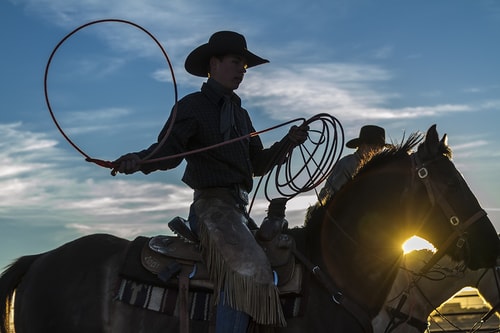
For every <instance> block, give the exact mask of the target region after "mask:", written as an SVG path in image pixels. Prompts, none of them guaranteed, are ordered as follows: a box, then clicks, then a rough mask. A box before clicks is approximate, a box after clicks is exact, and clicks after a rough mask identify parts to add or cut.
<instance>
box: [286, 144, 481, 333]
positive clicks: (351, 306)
mask: <svg viewBox="0 0 500 333" xmlns="http://www.w3.org/2000/svg"><path fill="white" fill-rule="evenodd" d="M410 158H411V162H412V167H411V173H412V175H411V177H410V178H411V179H412V180H411V184H410V185H409V188H407V189H406V190H405V191H404V192H406V193H408V192H411V191H412V190H414V189H415V188H416V182H417V180H420V181H421V182H422V183H423V185H424V186H425V188H426V192H427V195H428V197H429V200H430V202H431V205H432V206H435V205H438V206H439V207H440V208H441V210H442V211H443V213H444V214H445V215H446V216H447V217H448V220H449V222H450V224H451V226H452V227H453V232H452V233H451V234H450V235H449V236H448V238H447V239H446V241H445V242H444V243H443V244H442V246H441V247H440V250H438V251H437V252H436V253H435V254H434V255H433V256H432V257H431V259H430V260H429V262H427V264H426V265H424V267H423V268H422V269H421V271H420V273H419V274H420V275H424V274H425V273H426V272H428V271H429V269H430V268H432V267H433V266H434V265H435V264H436V263H437V262H438V261H439V260H440V259H441V258H442V257H443V256H444V254H445V252H446V250H447V249H448V248H449V247H450V246H451V245H452V243H453V242H455V240H456V243H455V245H456V247H458V248H462V247H463V246H464V245H465V244H466V242H467V232H466V229H467V228H468V227H469V226H470V225H472V224H473V223H474V222H476V221H478V220H480V219H481V218H482V217H484V216H485V215H486V212H485V211H484V210H483V209H480V210H479V211H478V212H476V213H474V214H473V215H472V216H471V217H469V218H468V219H466V220H465V222H463V223H462V222H461V221H460V219H459V218H458V216H457V214H456V213H455V211H454V210H453V208H452V207H451V205H450V204H449V202H448V200H446V198H445V197H444V195H443V193H442V191H440V190H439V189H438V188H437V187H436V185H435V184H434V183H433V182H432V181H431V179H430V176H429V170H428V166H429V165H430V164H432V163H433V162H435V161H436V160H437V159H433V160H430V161H426V162H425V163H424V162H422V161H421V159H420V158H419V157H418V153H417V152H415V153H413V154H411V155H410ZM329 218H330V220H331V221H332V222H333V223H334V224H335V225H336V226H337V228H338V229H339V230H340V231H341V232H342V233H343V234H344V235H346V236H347V237H348V238H351V237H349V234H348V232H346V231H345V230H344V228H343V227H342V226H341V225H339V224H338V223H337V222H336V221H335V219H334V218H333V217H332V216H330V217H329ZM352 241H353V242H355V241H354V240H352ZM296 252H298V251H296ZM295 255H296V256H297V257H298V258H299V260H300V261H302V262H303V263H304V264H305V266H306V268H308V270H309V271H311V272H312V273H313V275H314V276H315V277H316V278H317V279H318V280H319V282H320V284H321V285H323V287H325V289H326V290H327V291H328V292H329V293H330V295H331V297H332V300H333V301H334V302H335V303H337V304H339V305H342V306H344V307H345V308H346V309H347V310H348V311H349V312H351V313H353V314H354V315H355V317H357V318H358V322H359V323H360V324H361V325H362V326H363V327H364V328H365V331H371V330H370V329H369V328H367V327H366V324H367V322H368V320H367V319H366V318H367V315H366V314H365V311H363V310H362V309H361V307H360V306H359V305H358V304H356V302H353V301H352V300H350V299H349V298H348V297H346V296H345V295H344V294H343V293H342V291H341V290H339V289H338V288H337V287H336V286H335V284H334V283H333V281H332V279H331V278H330V277H329V276H327V275H326V274H325V273H324V272H323V271H322V270H321V268H320V267H319V266H317V265H314V264H313V263H311V262H310V261H309V260H308V259H306V258H305V257H304V256H303V255H301V254H300V252H298V253H295ZM403 304H404V301H403V302H402V304H401V307H402V306H403ZM356 315H357V316H356ZM362 318H363V319H362ZM406 322H410V323H414V324H415V325H416V327H417V328H419V329H422V328H423V327H424V325H425V328H427V323H423V322H422V321H420V320H417V319H411V318H408V319H407V320H406ZM424 330H425V329H424Z"/></svg>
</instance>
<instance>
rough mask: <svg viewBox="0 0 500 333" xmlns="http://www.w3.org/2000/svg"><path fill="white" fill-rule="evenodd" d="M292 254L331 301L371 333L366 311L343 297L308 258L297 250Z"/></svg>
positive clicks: (371, 328) (365, 330)
mask: <svg viewBox="0 0 500 333" xmlns="http://www.w3.org/2000/svg"><path fill="white" fill-rule="evenodd" d="M292 252H293V254H294V255H295V257H296V258H297V259H299V261H300V262H302V264H303V265H304V266H305V267H306V269H307V270H308V271H309V272H310V273H312V274H313V276H314V277H315V278H316V280H318V282H319V283H320V284H321V285H322V286H323V287H324V288H325V289H326V290H327V291H328V293H329V294H330V297H331V299H332V301H333V302H334V303H335V304H338V305H340V306H342V307H344V308H345V309H346V310H347V311H348V312H350V313H351V314H352V316H353V317H354V318H355V319H356V321H357V322H358V323H359V325H360V326H361V327H362V328H363V331H364V332H367V333H371V332H373V327H372V324H371V318H370V316H369V315H368V313H367V311H366V310H365V309H363V308H362V307H361V306H359V304H358V303H357V302H355V301H353V300H351V299H350V298H349V297H347V296H346V295H344V294H343V293H342V291H341V290H340V289H339V288H338V287H337V286H336V285H335V284H334V282H333V281H332V279H330V277H329V276H328V275H327V274H326V273H325V272H323V270H321V268H320V267H319V266H318V265H315V264H313V263H312V262H311V261H310V260H309V259H308V258H306V257H305V256H304V255H303V254H302V253H301V252H300V251H298V250H297V249H293V250H292Z"/></svg>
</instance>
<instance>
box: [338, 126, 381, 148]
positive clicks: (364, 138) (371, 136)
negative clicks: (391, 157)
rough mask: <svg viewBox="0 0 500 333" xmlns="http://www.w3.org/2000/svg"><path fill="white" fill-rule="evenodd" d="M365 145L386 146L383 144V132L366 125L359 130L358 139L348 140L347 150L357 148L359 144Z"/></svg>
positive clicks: (379, 128)
mask: <svg viewBox="0 0 500 333" xmlns="http://www.w3.org/2000/svg"><path fill="white" fill-rule="evenodd" d="M362 143H367V144H373V145H380V146H387V145H388V144H387V143H386V142H385V130H384V129H383V128H382V127H379V126H375V125H366V126H363V127H361V129H360V130H359V137H357V138H354V139H352V140H349V141H348V142H347V143H346V145H345V146H346V147H347V148H357V147H358V146H359V145H360V144H362Z"/></svg>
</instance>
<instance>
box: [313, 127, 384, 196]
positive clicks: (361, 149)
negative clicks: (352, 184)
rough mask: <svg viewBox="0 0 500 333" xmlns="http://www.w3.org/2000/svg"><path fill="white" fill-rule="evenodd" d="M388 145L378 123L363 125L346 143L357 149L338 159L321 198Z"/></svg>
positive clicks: (339, 185) (350, 176) (331, 191)
mask: <svg viewBox="0 0 500 333" xmlns="http://www.w3.org/2000/svg"><path fill="white" fill-rule="evenodd" d="M388 146H390V145H389V144H387V143H386V142H385V130H384V129H383V128H382V127H379V126H376V125H365V126H363V127H361V129H360V131H359V136H358V137H357V138H354V139H351V140H349V141H348V142H347V143H346V147H347V148H351V149H356V151H355V152H354V153H353V154H349V155H346V156H344V157H343V158H341V159H340V160H338V161H337V163H336V164H335V166H334V168H333V170H332V172H331V174H330V176H329V177H328V179H327V180H326V183H325V185H324V186H323V188H322V189H321V191H320V192H319V200H323V199H324V198H325V197H326V196H327V195H333V194H335V193H336V192H337V191H338V190H340V188H341V187H342V186H343V185H344V184H345V183H347V181H348V180H350V179H351V178H352V177H353V175H354V174H355V173H356V171H357V170H358V168H359V167H360V165H361V163H362V161H363V160H365V159H367V158H369V157H371V156H373V155H374V154H377V153H378V152H380V151H381V150H382V149H384V148H386V147H388Z"/></svg>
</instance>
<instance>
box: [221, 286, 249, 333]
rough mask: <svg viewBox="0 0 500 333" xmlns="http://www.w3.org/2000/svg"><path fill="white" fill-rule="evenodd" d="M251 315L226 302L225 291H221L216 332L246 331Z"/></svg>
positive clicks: (239, 332) (234, 332)
mask: <svg viewBox="0 0 500 333" xmlns="http://www.w3.org/2000/svg"><path fill="white" fill-rule="evenodd" d="M249 321H250V316H249V315H248V314H246V313H245V312H243V311H238V310H235V309H233V308H232V307H230V306H229V305H227V304H224V292H221V293H220V301H219V304H218V305H217V317H216V319H215V333H246V331H247V328H248V323H249Z"/></svg>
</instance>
